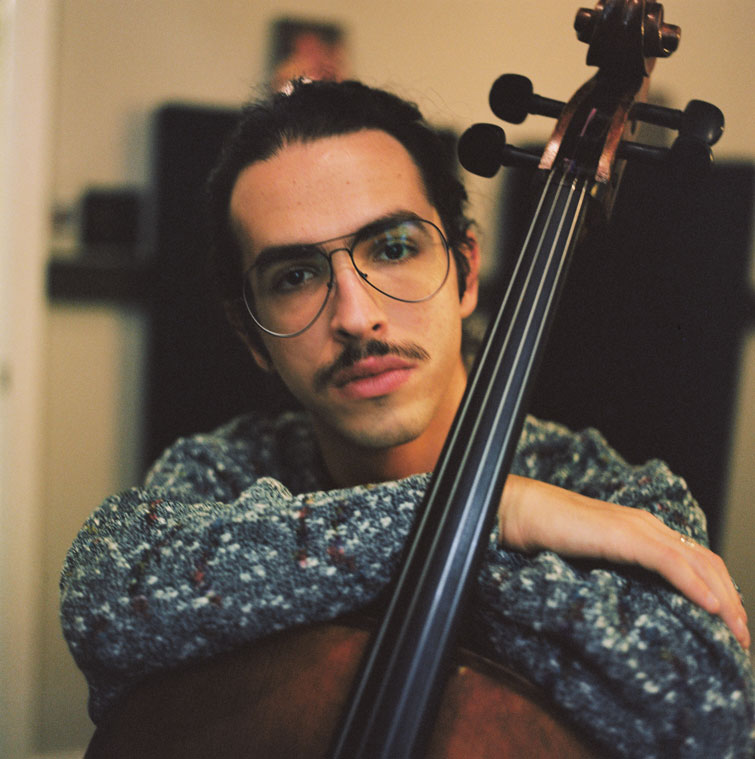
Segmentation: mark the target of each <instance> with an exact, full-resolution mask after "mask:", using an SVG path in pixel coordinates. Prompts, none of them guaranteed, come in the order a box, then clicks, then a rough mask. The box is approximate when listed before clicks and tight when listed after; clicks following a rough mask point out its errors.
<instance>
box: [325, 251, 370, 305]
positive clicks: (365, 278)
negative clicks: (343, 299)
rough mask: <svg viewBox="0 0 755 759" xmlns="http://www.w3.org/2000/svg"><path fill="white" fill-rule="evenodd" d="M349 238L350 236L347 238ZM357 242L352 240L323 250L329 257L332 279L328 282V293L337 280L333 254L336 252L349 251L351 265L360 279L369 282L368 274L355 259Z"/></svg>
mask: <svg viewBox="0 0 755 759" xmlns="http://www.w3.org/2000/svg"><path fill="white" fill-rule="evenodd" d="M347 239H348V238H347ZM356 245H357V244H356V242H352V244H351V245H345V244H342V245H339V246H337V247H335V248H333V249H332V250H323V251H322V252H323V253H324V254H325V257H326V258H327V259H328V266H329V267H330V281H329V282H328V294H330V291H331V290H332V289H333V285H334V284H335V282H336V269H335V266H333V256H334V255H335V254H336V253H348V254H349V260H350V261H351V265H352V267H353V268H354V271H355V272H356V273H357V274H358V275H359V277H360V279H362V280H363V281H364V282H368V283H369V280H368V277H367V275H366V274H365V273H364V272H363V271H362V270H361V269H360V268H359V267H358V266H357V262H356V261H355V260H354V248H356Z"/></svg>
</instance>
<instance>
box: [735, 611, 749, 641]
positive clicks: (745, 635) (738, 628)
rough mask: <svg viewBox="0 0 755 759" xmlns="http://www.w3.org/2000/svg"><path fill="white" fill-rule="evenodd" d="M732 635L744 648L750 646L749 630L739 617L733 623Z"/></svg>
mask: <svg viewBox="0 0 755 759" xmlns="http://www.w3.org/2000/svg"><path fill="white" fill-rule="evenodd" d="M734 635H736V637H737V640H738V641H739V642H740V643H741V644H742V645H743V646H744V647H745V648H749V647H750V632H749V630H748V629H747V625H746V624H745V623H744V620H742V619H741V617H740V618H738V619H737V621H736V622H735V623H734Z"/></svg>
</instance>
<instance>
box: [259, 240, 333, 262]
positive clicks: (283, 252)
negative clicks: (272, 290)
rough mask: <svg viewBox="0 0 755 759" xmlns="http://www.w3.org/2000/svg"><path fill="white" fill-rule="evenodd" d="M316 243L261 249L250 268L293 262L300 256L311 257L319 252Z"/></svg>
mask: <svg viewBox="0 0 755 759" xmlns="http://www.w3.org/2000/svg"><path fill="white" fill-rule="evenodd" d="M317 246H318V243H309V242H302V243H293V244H292V245H272V246H270V247H269V248H263V249H262V250H261V251H260V252H259V253H258V254H257V255H256V256H255V258H254V263H253V264H252V266H260V267H264V266H269V265H270V264H276V263H281V262H282V261H294V260H296V259H297V258H301V257H302V256H311V255H312V254H313V253H317V252H319V249H318V247H317Z"/></svg>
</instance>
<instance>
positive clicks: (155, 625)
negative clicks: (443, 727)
mask: <svg viewBox="0 0 755 759" xmlns="http://www.w3.org/2000/svg"><path fill="white" fill-rule="evenodd" d="M512 471H513V472H515V473H517V474H521V475H525V476H528V477H533V478H536V479H540V480H544V481H547V482H550V483H553V484H555V485H559V486H561V487H565V488H569V489H571V490H575V491H579V492H582V493H585V494H586V495H589V496H593V497H597V498H601V499H604V500H608V501H614V502H617V503H622V504H625V505H627V506H634V507H637V508H641V509H646V510H647V511H650V512H652V513H653V514H655V515H656V516H658V517H659V518H661V519H662V520H663V521H664V522H666V524H668V525H670V526H671V527H673V528H674V529H676V530H678V531H680V532H682V533H685V534H687V535H690V536H692V537H693V538H695V539H696V540H698V541H700V542H702V543H705V542H706V534H705V520H704V516H703V514H702V512H701V510H700V509H699V507H698V506H697V504H696V503H695V502H694V500H693V499H692V497H691V496H690V494H689V492H688V490H687V488H686V485H685V483H684V482H683V480H681V479H679V478H678V477H675V476H674V475H672V474H671V473H670V472H669V470H668V468H667V467H666V466H665V465H664V464H663V463H661V462H659V461H651V462H649V463H647V464H645V465H644V466H641V467H630V466H628V465H627V464H626V463H625V462H624V461H623V460H622V459H621V458H620V457H619V456H618V455H617V454H616V453H615V452H614V451H613V450H611V449H610V448H609V447H608V446H607V445H606V443H605V441H604V440H603V438H602V437H601V436H600V435H599V434H598V433H597V432H595V431H594V430H587V431H584V432H582V433H579V434H573V433H570V432H569V431H567V430H565V429H564V428H562V427H560V426H558V425H555V424H550V423H543V422H538V421H535V420H533V419H528V420H527V422H526V425H525V429H524V432H523V435H522V439H521V441H520V445H519V448H518V451H517V455H516V457H515V461H514V465H513V469H512ZM427 482H428V475H415V476H412V477H408V478H407V479H404V480H401V481H398V482H384V483H380V484H374V485H364V486H360V487H356V488H350V489H341V490H338V489H335V490H334V489H329V485H328V479H327V475H326V473H325V470H324V468H323V466H322V462H321V460H320V457H319V455H318V452H317V446H316V444H315V441H314V437H313V434H312V431H311V428H310V426H309V425H308V424H307V421H306V417H304V416H302V415H299V414H286V415H283V416H282V417H280V418H278V419H276V420H273V421H260V420H256V419H254V418H251V417H242V418H239V419H237V420H234V421H233V422H231V423H229V424H228V425H226V426H224V427H223V428H221V429H220V430H218V431H216V432H214V433H212V434H206V435H197V436H195V437H191V438H187V439H182V440H179V441H178V442H177V443H176V444H175V445H174V446H173V447H171V448H170V449H169V450H168V451H166V453H165V454H164V455H163V456H162V457H161V459H160V460H159V461H158V462H157V464H156V465H155V466H154V468H153V469H152V471H151V473H150V474H149V476H148V478H147V481H146V484H145V486H144V488H141V489H136V488H135V489H131V490H128V491H126V492H123V493H120V494H118V495H115V496H113V497H111V498H108V499H107V500H106V501H105V502H104V503H103V504H102V506H100V507H99V508H98V509H97V510H96V511H95V512H94V513H93V514H92V516H91V517H90V518H89V519H88V520H87V521H86V523H85V524H84V526H83V528H82V530H81V532H80V533H79V535H78V537H77V538H76V540H75V542H74V544H73V546H72V548H71V550H70V552H69V554H68V557H67V558H66V561H65V565H64V568H63V574H62V578H61V614H62V624H63V630H64V633H65V636H66V639H67V640H68V644H69V646H70V648H71V651H72V653H73V656H74V658H75V660H76V662H77V664H78V665H79V667H80V668H81V669H82V671H83V672H84V674H85V676H86V678H87V681H88V683H89V688H90V702H89V709H90V714H91V716H92V719H93V720H94V721H95V722H99V721H100V720H101V718H102V717H103V715H104V714H105V712H106V711H107V710H108V709H109V708H110V707H111V706H113V704H115V703H116V702H117V701H118V699H120V698H121V697H122V696H123V695H124V693H125V692H126V691H127V690H128V689H129V687H130V686H132V685H133V684H134V683H137V682H139V681H140V680H141V679H143V678H144V677H145V676H146V675H148V674H149V673H152V672H154V671H156V670H160V669H165V668H170V667H174V666H176V665H178V664H179V663H182V662H186V661H188V660H192V659H197V658H201V657H208V656H212V655H213V654H216V653H218V652H221V651H225V650H228V649H231V648H233V647H234V646H237V645H239V644H242V643H245V642H248V641H250V640H254V639H256V638H259V637H261V636H264V635H267V634H269V633H271V632H273V631H275V630H279V629H282V628H287V627H292V626H294V625H298V624H302V623H307V622H313V621H321V620H328V619H332V618H335V617H338V616H339V615H342V614H344V613H346V612H349V611H353V610H355V609H358V608H360V607H363V606H365V605H366V604H368V603H370V602H372V601H374V600H375V599H376V597H378V596H379V594H380V593H381V591H382V590H383V589H384V588H385V586H386V585H387V584H388V583H389V581H390V578H391V575H392V573H393V571H394V569H395V567H396V564H397V561H398V558H399V556H400V553H401V548H402V544H403V542H404V539H405V537H406V535H407V532H408V530H409V528H410V525H411V523H412V521H413V519H414V517H415V514H416V511H417V507H418V505H419V503H420V501H421V499H422V495H423V493H424V490H425V487H426V485H427ZM495 538H496V536H495V535H492V536H491V540H490V545H489V548H488V551H487V554H486V557H485V561H484V565H483V567H482V570H481V572H480V576H479V580H478V582H477V585H476V587H475V590H474V595H473V599H472V603H471V608H470V610H469V612H468V614H467V618H466V619H465V620H464V622H463V631H462V635H463V638H464V640H463V643H464V644H465V645H467V646H469V647H472V648H474V649H476V650H478V651H479V652H481V653H483V654H485V655H487V656H489V657H491V658H494V659H497V660H499V661H500V662H501V663H503V664H506V665H507V666H509V667H510V668H513V669H515V670H516V671H518V672H520V673H521V674H522V675H523V676H524V677H526V678H528V679H529V680H530V681H531V682H534V683H535V684H537V685H538V686H540V687H541V688H542V689H544V690H545V691H546V692H547V693H548V694H549V695H550V696H551V697H552V698H553V700H554V701H555V702H556V704H558V706H559V707H561V709H563V710H564V711H565V712H566V713H567V714H568V715H569V717H570V719H571V720H572V721H573V722H574V723H575V724H576V725H577V726H578V727H580V728H581V729H583V730H585V731H587V732H588V733H589V735H591V736H593V737H594V739H595V740H596V741H598V742H599V744H601V745H603V746H604V747H606V753H607V754H609V753H610V755H618V756H626V757H642V759H649V758H650V757H659V758H660V757H663V759H670V758H671V757H700V758H701V759H725V757H750V756H751V755H752V750H753V746H754V745H755V727H754V725H755V720H754V718H753V714H754V713H755V706H754V704H755V684H754V682H753V675H752V669H751V666H750V661H749V657H748V655H747V654H746V653H745V652H744V651H743V650H742V648H741V647H740V646H739V644H738V643H737V642H736V641H735V639H734V638H733V636H732V635H731V633H730V632H729V630H728V628H727V627H726V626H725V625H724V624H723V622H721V620H720V619H719V618H718V617H715V616H711V615H710V614H708V613H707V612H705V611H703V610H702V609H700V608H699V607H697V606H695V605H694V604H692V603H690V602H689V601H687V600H686V599H685V598H683V597H682V596H680V595H679V594H677V593H676V592H674V591H673V590H672V589H671V588H670V587H669V586H668V585H667V584H666V583H665V582H664V581H662V580H661V579H660V578H658V577H656V576H654V575H651V574H650V573H647V572H644V571H641V570H638V569H633V568H623V567H622V568H608V567H607V566H606V565H604V564H599V563H595V562H586V561H578V562H575V561H566V560H564V559H562V558H560V557H558V556H556V555H555V554H553V553H551V552H549V551H541V552H539V553H536V554H532V555H525V554H522V553H518V552H515V551H509V550H505V549H503V548H501V547H499V546H498V545H497V542H496V539H495Z"/></svg>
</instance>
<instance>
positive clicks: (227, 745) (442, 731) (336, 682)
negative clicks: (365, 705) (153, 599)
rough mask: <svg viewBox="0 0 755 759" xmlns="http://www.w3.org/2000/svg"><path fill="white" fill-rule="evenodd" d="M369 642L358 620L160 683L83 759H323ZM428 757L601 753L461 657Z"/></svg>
mask: <svg viewBox="0 0 755 759" xmlns="http://www.w3.org/2000/svg"><path fill="white" fill-rule="evenodd" d="M368 640H369V625H368V624H366V623H364V624H363V623H361V620H359V621H354V622H351V621H348V622H347V621H344V622H342V623H340V622H339V623H333V624H322V625H315V626H312V627H306V628H302V629H298V630H290V631H286V632H282V633H277V634H275V635H272V636H270V637H269V638H266V639H265V640H263V641H258V642H256V643H254V644H252V645H250V646H247V647H245V648H241V649H238V650H235V651H231V652H229V653H227V654H222V655H220V656H218V657H215V658H213V659H209V660H207V661H203V662H198V663H196V664H192V665H191V666H187V667H185V668H183V669H180V670H176V671H173V672H168V673H161V674H160V675H158V676H153V677H152V678H150V679H148V680H147V681H145V682H144V683H142V684H140V685H139V687H138V688H137V689H136V690H134V691H133V692H132V693H131V694H130V695H129V696H128V697H127V698H126V700H125V701H124V703H123V704H121V705H120V706H119V707H118V708H117V709H116V710H115V711H114V712H113V713H112V714H111V715H110V718H109V719H108V720H106V721H105V722H104V723H103V724H102V725H100V727H98V729H97V731H96V733H95V735H94V738H93V739H92V742H91V743H90V746H89V749H88V751H87V754H86V759H134V758H135V757H139V759H217V758H218V757H222V758H223V759H242V757H243V758H244V759H254V758H257V759H321V758H323V759H324V757H326V756H327V755H328V747H329V745H330V743H331V740H332V735H333V731H334V730H335V728H336V725H337V721H338V719H339V716H340V714H341V712H342V711H343V709H344V707H345V705H346V699H347V698H348V696H349V692H350V689H351V685H352V682H353V679H354V677H355V675H356V671H357V668H358V665H359V661H360V659H361V657H362V655H363V653H364V650H365V648H366V646H367V644H368ZM426 756H427V757H429V758H430V759H468V758H469V757H475V758H476V759H522V757H532V758H533V759H537V758H538V757H543V759H544V758H545V757H559V759H592V758H593V757H595V758H597V757H598V756H600V754H599V753H595V752H594V750H593V749H592V748H591V747H590V745H589V743H588V741H587V739H586V738H585V737H584V736H581V735H579V734H578V733H577V732H576V731H575V730H574V729H573V728H571V727H569V726H568V724H567V723H566V722H565V720H564V719H563V717H562V716H561V715H559V714H558V713H557V712H556V711H555V710H554V709H553V707H552V706H551V705H549V703H548V700H547V698H546V697H545V695H544V694H543V693H541V692H540V691H538V690H537V689H536V688H534V687H533V686H532V685H530V684H529V683H527V682H526V681H525V680H523V679H522V678H521V677H519V676H518V675H516V674H515V673H513V672H511V671H509V670H506V669H505V668H503V667H501V666H500V665H498V664H496V663H494V662H491V661H489V660H487V659H483V658H482V657H480V656H477V655H475V654H473V653H471V652H468V651H464V650H460V651H457V654H456V657H455V661H454V662H453V664H452V670H451V675H450V677H449V680H448V683H447V684H446V686H445V689H444V693H443V697H442V701H441V706H440V712H439V714H438V719H437V720H436V721H435V726H434V728H433V732H432V738H431V740H430V745H429V747H428V751H427V754H426Z"/></svg>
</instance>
